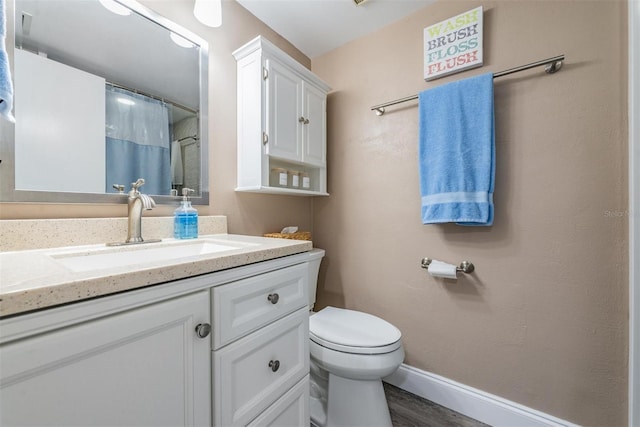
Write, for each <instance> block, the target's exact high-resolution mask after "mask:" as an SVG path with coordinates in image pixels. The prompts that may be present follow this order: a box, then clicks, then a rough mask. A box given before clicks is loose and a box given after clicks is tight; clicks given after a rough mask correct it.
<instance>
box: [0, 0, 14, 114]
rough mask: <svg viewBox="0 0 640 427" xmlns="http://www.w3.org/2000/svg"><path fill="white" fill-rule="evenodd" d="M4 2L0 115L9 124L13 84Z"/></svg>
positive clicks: (0, 11) (0, 10)
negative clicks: (6, 40) (7, 45)
mask: <svg viewBox="0 0 640 427" xmlns="http://www.w3.org/2000/svg"><path fill="white" fill-rule="evenodd" d="M5 19H6V15H5V0H0V115H1V116H3V117H4V118H5V119H7V120H9V121H10V122H15V121H16V120H15V119H14V118H13V114H11V110H12V109H13V84H12V83H11V68H10V66H9V57H8V56H7V49H6V45H5V36H6V25H5V24H6V21H5Z"/></svg>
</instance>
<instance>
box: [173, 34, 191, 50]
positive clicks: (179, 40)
mask: <svg viewBox="0 0 640 427" xmlns="http://www.w3.org/2000/svg"><path fill="white" fill-rule="evenodd" d="M169 36H170V37H171V40H173V42H174V43H175V44H177V45H178V46H180V47H187V48H190V47H195V44H193V43H191V42H190V41H189V40H187V39H185V38H184V37H182V36H179V35H177V34H176V33H174V32H171V34H169Z"/></svg>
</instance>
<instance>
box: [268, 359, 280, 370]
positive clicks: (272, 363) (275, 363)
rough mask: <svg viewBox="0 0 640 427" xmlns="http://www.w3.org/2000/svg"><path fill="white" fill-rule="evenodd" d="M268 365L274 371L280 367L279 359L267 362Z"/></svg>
mask: <svg viewBox="0 0 640 427" xmlns="http://www.w3.org/2000/svg"><path fill="white" fill-rule="evenodd" d="M269 367H270V368H271V372H276V371H277V370H278V369H280V361H279V360H271V361H270V362H269Z"/></svg>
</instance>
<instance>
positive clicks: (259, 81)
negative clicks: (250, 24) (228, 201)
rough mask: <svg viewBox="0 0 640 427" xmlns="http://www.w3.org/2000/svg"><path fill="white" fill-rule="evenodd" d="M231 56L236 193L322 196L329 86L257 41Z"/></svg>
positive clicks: (268, 46) (274, 49)
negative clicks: (235, 91) (234, 71)
mask: <svg viewBox="0 0 640 427" xmlns="http://www.w3.org/2000/svg"><path fill="white" fill-rule="evenodd" d="M234 56H235V58H236V61H237V80H238V83H237V84H238V98H237V99H238V117H237V119H238V186H237V188H236V191H252V192H264V193H277V194H293V195H327V188H326V167H327V165H326V141H327V135H326V133H327V132H326V122H327V119H326V106H327V93H328V91H329V90H330V88H329V86H328V85H327V84H326V83H324V82H323V81H322V80H320V79H319V78H318V77H317V76H315V75H314V74H313V73H311V72H310V71H309V70H308V69H307V68H305V67H303V66H302V65H301V64H299V63H298V62H296V61H295V60H294V59H293V58H291V57H290V56H288V55H287V54H286V53H284V52H283V51H282V50H280V49H278V48H277V47H276V46H274V45H273V44H272V43H270V42H269V41H267V40H266V39H264V38H263V37H261V36H258V37H257V38H255V39H254V40H252V41H251V42H249V43H247V44H246V45H244V46H243V47H241V48H240V49H238V50H236V51H235V52H234ZM282 171H284V172H282ZM280 172H282V173H285V174H287V172H288V178H287V180H286V181H285V182H283V181H280V179H279V178H280V177H279V173H280ZM294 176H297V178H294ZM296 184H297V185H296ZM305 184H308V185H305Z"/></svg>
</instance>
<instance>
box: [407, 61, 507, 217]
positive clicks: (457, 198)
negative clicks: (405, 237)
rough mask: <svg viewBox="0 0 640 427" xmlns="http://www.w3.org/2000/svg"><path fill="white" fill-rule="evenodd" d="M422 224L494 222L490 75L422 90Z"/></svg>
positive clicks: (420, 98) (492, 117) (492, 124)
mask: <svg viewBox="0 0 640 427" xmlns="http://www.w3.org/2000/svg"><path fill="white" fill-rule="evenodd" d="M418 98H419V108H418V110H419V114H420V117H419V120H420V123H419V126H420V131H419V140H418V143H419V162H420V164H419V169H420V194H421V196H422V223H423V224H437V223H444V222H455V223H458V224H460V225H485V226H486V225H492V224H493V188H494V176H495V136H494V113H493V74H491V73H489V74H483V75H480V76H477V77H472V78H469V79H465V80H459V81H455V82H452V83H448V84H445V85H442V86H439V87H436V88H434V89H429V90H425V91H423V92H421V93H420V94H419V96H418Z"/></svg>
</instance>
